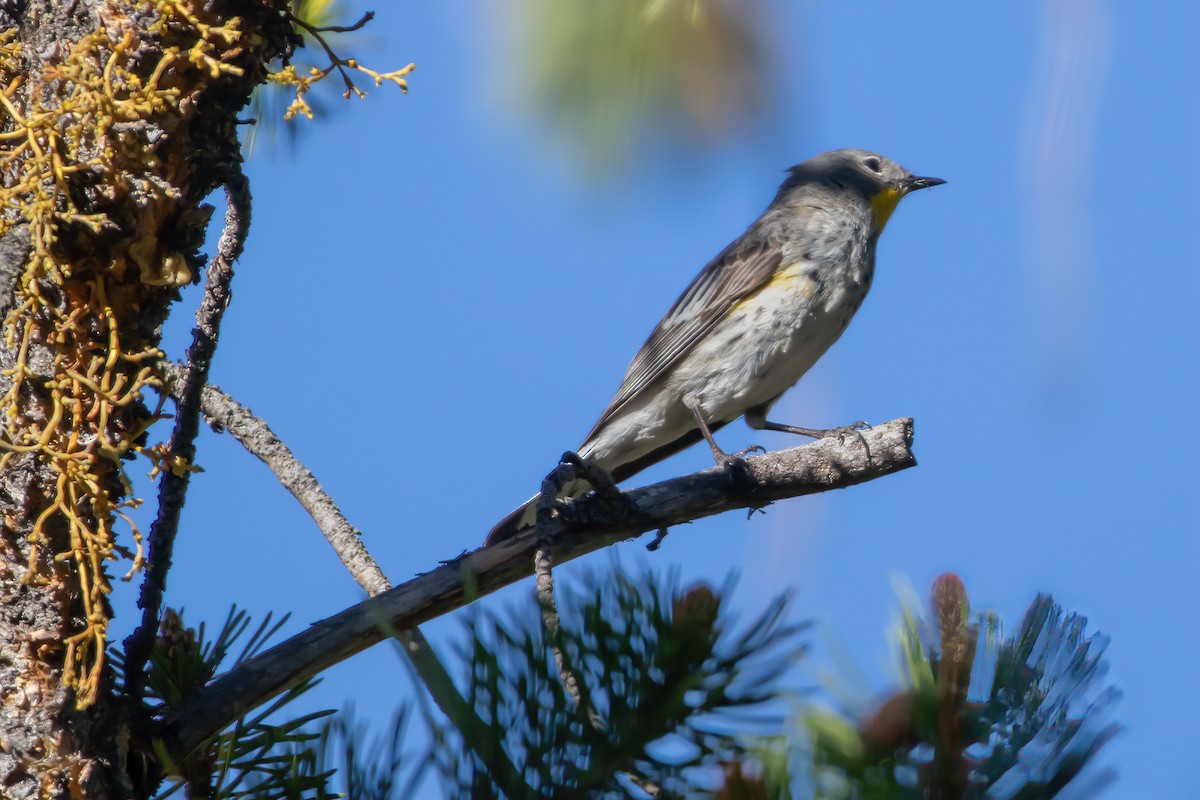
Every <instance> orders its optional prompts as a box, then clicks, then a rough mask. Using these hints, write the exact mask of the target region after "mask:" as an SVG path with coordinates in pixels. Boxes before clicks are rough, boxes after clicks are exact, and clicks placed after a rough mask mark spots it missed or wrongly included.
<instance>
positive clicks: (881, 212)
mask: <svg viewBox="0 0 1200 800" xmlns="http://www.w3.org/2000/svg"><path fill="white" fill-rule="evenodd" d="M903 196H904V193H903V192H901V191H900V190H899V189H883V190H881V191H880V192H879V194H877V195H875V196H874V197H873V198H871V211H872V213H874V215H875V227H876V228H878V229H879V230H881V231H882V230H883V226H884V225H887V222H888V220H889V219H891V218H892V212H893V211H895V210H896V205H897V204H898V203H899V202H900V198H901V197H903Z"/></svg>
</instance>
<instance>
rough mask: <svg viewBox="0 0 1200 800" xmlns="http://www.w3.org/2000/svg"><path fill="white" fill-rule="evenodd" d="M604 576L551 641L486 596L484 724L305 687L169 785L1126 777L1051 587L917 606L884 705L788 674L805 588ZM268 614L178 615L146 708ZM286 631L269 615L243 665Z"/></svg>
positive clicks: (822, 799) (1087, 659)
mask: <svg viewBox="0 0 1200 800" xmlns="http://www.w3.org/2000/svg"><path fill="white" fill-rule="evenodd" d="M586 583H587V585H589V586H591V587H593V588H591V589H590V590H586V591H585V590H582V589H572V590H570V591H567V592H565V593H563V595H562V596H561V597H560V598H559V601H560V606H561V608H562V616H561V627H560V628H559V629H558V631H557V632H556V633H555V634H553V635H551V634H549V633H547V627H546V626H545V625H544V624H543V618H542V611H543V609H542V608H541V606H540V605H539V603H538V601H537V600H536V598H534V597H533V596H532V595H531V596H530V597H529V600H528V602H526V603H525V604H523V605H522V606H521V607H518V608H512V609H508V610H506V611H504V612H503V613H496V612H490V611H481V610H478V609H476V610H475V611H474V612H473V614H472V616H471V619H470V620H469V621H468V623H467V625H466V628H467V630H466V636H465V637H464V639H463V641H462V643H461V645H460V646H459V647H458V648H456V651H455V653H454V659H455V662H456V663H457V664H458V666H459V667H460V669H462V670H464V671H465V673H466V675H465V678H464V680H463V681H462V685H463V694H464V696H465V697H466V699H467V701H468V702H469V703H470V704H471V705H472V706H473V708H474V709H475V711H476V715H477V716H476V718H475V720H476V721H475V722H474V723H471V724H476V725H481V726H483V729H482V730H470V731H468V730H461V729H458V728H455V727H454V726H453V725H451V724H450V723H449V722H448V721H447V720H446V718H445V717H443V716H442V715H441V713H440V712H438V711H437V710H436V709H434V708H433V707H432V706H431V704H430V702H429V700H428V698H427V697H426V696H425V694H424V690H423V688H422V687H421V686H419V685H416V686H415V687H414V689H415V697H416V699H415V700H414V701H413V702H412V703H406V704H404V705H402V706H401V708H400V709H399V711H398V712H397V713H396V714H395V716H394V720H393V723H392V725H391V727H390V729H389V731H388V732H387V734H386V735H382V736H377V737H376V738H374V739H370V738H369V737H368V735H367V733H366V728H365V726H363V725H360V724H359V723H358V722H356V720H355V715H354V713H353V711H352V710H350V711H344V712H342V713H341V714H337V715H334V714H333V712H332V711H326V712H318V713H315V714H305V715H303V716H300V717H297V718H295V719H286V720H284V721H279V719H278V718H279V717H281V716H285V715H283V714H282V713H281V711H282V709H283V708H284V707H285V706H286V705H287V703H289V702H290V701H291V700H292V699H294V698H295V697H296V696H298V695H299V694H300V693H302V692H303V691H304V690H305V688H307V687H301V688H300V689H299V690H296V691H294V692H292V693H289V694H288V695H286V696H285V697H283V698H281V699H280V700H279V701H277V702H275V703H274V704H272V705H271V707H270V708H269V709H267V710H266V711H264V712H260V713H257V714H256V715H254V717H253V718H252V719H246V720H241V721H239V722H238V723H237V724H236V725H234V726H231V728H230V729H229V730H228V731H226V732H224V733H222V734H221V736H219V737H217V738H216V739H214V740H213V742H211V743H210V745H209V746H206V747H205V748H202V751H201V752H199V753H197V754H196V756H194V757H193V758H191V759H189V761H188V763H187V764H183V765H176V767H175V768H174V769H172V770H171V775H172V779H173V783H172V784H171V786H170V788H169V789H168V790H167V791H165V792H164V793H163V794H161V795H160V797H167V796H170V795H171V794H173V793H174V792H176V791H178V790H179V789H181V788H186V789H187V796H188V797H205V798H295V799H296V800H299V799H300V798H306V799H307V800H324V799H325V798H332V797H337V796H346V797H350V798H361V799H362V800H400V798H407V797H411V796H413V793H414V792H416V791H417V790H418V789H419V788H420V787H422V786H423V785H424V784H425V783H426V781H428V780H430V779H432V778H434V777H435V775H436V776H437V777H439V778H440V784H441V788H442V791H443V792H444V794H445V796H447V797H455V798H468V797H469V798H502V797H507V798H510V799H514V800H515V798H558V797H563V798H566V797H596V798H631V799H633V798H647V797H662V798H669V797H709V798H714V799H719V798H730V799H731V798H746V799H747V800H756V799H758V798H763V800H766V799H768V798H770V799H771V800H792V799H793V798H795V799H796V800H799V798H811V799H812V800H868V799H874V798H877V799H878V800H909V799H910V798H911V799H913V800H915V799H916V798H939V799H947V798H981V799H982V798H990V799H993V800H1043V799H1044V798H1052V797H1057V796H1059V794H1060V793H1061V792H1064V790H1068V789H1070V791H1071V796H1075V797H1092V796H1095V794H1096V793H1097V792H1099V790H1100V789H1101V788H1103V787H1104V786H1105V785H1107V784H1108V783H1109V782H1111V780H1112V779H1113V778H1114V774H1113V772H1112V771H1111V770H1110V769H1102V768H1097V767H1096V766H1095V765H1094V764H1093V757H1094V756H1095V755H1096V753H1097V752H1098V751H1099V750H1100V749H1101V748H1102V747H1103V746H1104V744H1105V743H1106V742H1107V741H1108V740H1109V739H1111V738H1112V736H1114V735H1115V734H1116V733H1117V732H1118V731H1119V729H1120V727H1119V725H1118V724H1117V723H1116V722H1115V721H1114V720H1113V719H1112V718H1111V713H1110V712H1111V707H1112V705H1113V703H1114V702H1115V701H1116V700H1117V699H1118V697H1119V693H1118V692H1117V690H1116V689H1114V688H1112V687H1110V686H1106V685H1104V677H1105V674H1106V671H1107V664H1106V661H1105V659H1104V650H1105V647H1106V646H1107V639H1106V638H1105V637H1104V636H1102V635H1099V634H1090V635H1089V634H1088V632H1087V621H1086V620H1085V619H1083V618H1081V617H1079V616H1078V615H1076V614H1071V613H1069V612H1067V611H1065V610H1064V609H1063V608H1062V607H1061V606H1059V605H1057V604H1056V603H1054V602H1053V600H1052V599H1051V598H1049V597H1047V596H1039V597H1037V598H1036V599H1035V600H1034V601H1033V603H1032V605H1031V606H1030V607H1029V610H1028V611H1027V612H1026V614H1025V617H1024V619H1023V620H1022V621H1021V623H1020V625H1019V626H1018V628H1017V633H1016V635H1015V636H1013V637H1011V638H1005V637H1004V635H1003V630H1002V624H1001V622H1000V620H999V619H997V618H996V617H995V616H994V615H992V614H989V613H986V612H983V613H981V612H977V611H974V610H972V609H971V608H970V604H969V601H968V598H967V594H966V590H965V588H964V587H963V585H962V582H961V580H959V579H958V577H957V576H954V575H950V574H947V575H943V576H942V577H941V578H939V579H938V580H937V581H936V582H935V583H934V586H933V590H932V600H931V603H930V604H929V607H928V610H927V611H922V610H921V609H920V608H919V607H918V606H917V604H915V603H914V602H913V601H911V600H909V601H908V602H907V604H906V605H905V606H904V607H903V611H902V615H901V621H900V622H899V623H898V625H897V630H896V637H895V639H896V654H897V657H898V662H899V665H900V679H901V685H900V686H899V687H898V688H897V689H896V690H895V691H894V692H892V693H891V694H889V695H888V696H887V697H885V698H883V699H882V700H880V699H879V698H871V697H864V696H859V695H856V694H855V693H854V691H852V690H851V691H848V690H847V689H846V688H845V686H841V687H839V686H830V687H828V689H829V690H828V691H818V690H814V689H811V688H810V689H809V690H807V691H804V692H798V691H796V690H795V688H794V687H788V686H787V677H786V676H787V674H788V670H789V668H790V667H793V666H795V664H796V662H797V661H798V660H799V659H800V658H801V657H802V656H803V655H804V653H805V650H806V646H805V642H804V633H805V632H806V630H807V626H806V625H804V624H798V623H795V622H790V621H789V620H788V616H789V614H788V608H789V603H788V600H787V598H779V599H777V600H776V601H775V602H774V603H772V604H770V606H769V607H768V608H767V610H766V611H764V612H763V613H762V614H760V615H759V616H757V617H756V618H755V619H754V620H752V621H751V622H749V623H748V624H743V625H737V624H736V623H735V622H734V620H733V619H732V616H731V614H730V613H729V612H728V611H727V609H726V607H725V598H726V597H727V596H728V594H729V591H730V589H731V588H732V586H731V584H728V583H727V585H726V586H725V587H724V588H722V589H720V590H714V589H712V588H711V587H709V586H707V585H704V584H697V585H693V586H690V587H683V586H681V585H680V582H679V580H678V578H677V577H676V576H675V575H673V574H661V573H654V572H650V571H643V572H640V573H633V574H628V573H624V572H622V571H621V570H620V569H619V568H618V567H617V566H616V565H615V564H614V565H613V566H611V567H610V568H609V571H607V572H605V573H593V574H592V575H591V576H590V580H588V581H587V582H586ZM249 629H250V624H249V620H248V619H246V618H245V615H244V614H242V613H240V612H236V611H235V612H232V613H231V614H230V617H229V619H228V620H227V621H226V624H225V625H224V626H223V627H222V629H221V632H220V633H219V634H218V636H217V637H216V639H215V640H214V641H213V642H206V641H205V638H204V633H203V627H202V628H201V630H200V632H199V633H196V632H195V631H191V630H188V629H184V628H183V627H182V623H181V621H180V618H179V617H178V616H177V615H174V614H170V615H168V619H167V620H165V621H164V625H163V633H162V637H161V639H160V642H159V645H160V646H159V648H158V650H156V657H155V660H154V665H153V670H154V671H153V674H152V680H151V684H150V685H151V687H152V689H151V694H152V697H150V698H148V702H152V703H155V704H157V707H158V708H160V709H161V711H162V713H164V714H166V713H169V712H170V709H171V707H173V706H174V705H175V704H176V703H177V702H178V701H179V700H181V699H183V698H186V696H187V688H186V687H187V686H194V685H199V684H198V683H197V680H201V679H203V680H206V679H207V678H208V677H211V675H212V674H213V673H214V672H215V669H216V666H217V660H219V659H222V658H224V656H225V655H226V654H227V653H228V652H229V651H230V649H231V648H232V645H233V643H234V642H235V641H236V640H237V639H238V638H239V637H240V636H241V635H242V634H243V633H245V632H246V631H247V630H249ZM275 629H277V626H276V627H274V628H273V627H272V626H270V621H269V619H268V620H267V621H265V622H263V623H262V624H261V625H259V626H258V627H257V628H256V629H255V630H254V633H253V634H252V635H251V637H250V640H249V643H248V644H247V645H246V647H245V648H244V650H243V652H242V654H241V655H240V656H239V657H238V658H237V659H235V660H234V663H238V662H240V661H242V660H244V658H246V656H247V654H248V653H253V652H255V651H257V649H258V648H260V647H261V646H262V644H263V643H264V642H265V640H266V637H268V636H269V635H270V633H271V631H272V630H275ZM556 650H557V653H556ZM559 656H561V658H562V666H561V668H560V663H559V660H558V658H559ZM564 676H569V678H570V683H571V684H572V685H573V687H574V688H573V689H569V688H568V687H567V683H568V681H567V680H566V678H565V677H564ZM788 709H794V711H793V712H792V713H791V714H790V715H789V712H788ZM268 716H271V717H274V718H275V719H273V720H268V719H267V717H268ZM789 716H790V719H791V721H790V722H789ZM321 718H325V719H324V721H323V722H322V723H321V724H319V725H314V720H318V719H321ZM414 720H418V721H419V723H420V725H419V727H421V728H422V731H421V733H418V734H416V735H410V734H412V733H413V730H414ZM480 742H482V743H483V745H482V747H484V748H486V749H487V750H488V752H480V751H478V750H475V749H474V748H475V747H477V746H478V745H477V744H472V743H480ZM498 764H499V765H502V767H501V768H500V769H497V765H498Z"/></svg>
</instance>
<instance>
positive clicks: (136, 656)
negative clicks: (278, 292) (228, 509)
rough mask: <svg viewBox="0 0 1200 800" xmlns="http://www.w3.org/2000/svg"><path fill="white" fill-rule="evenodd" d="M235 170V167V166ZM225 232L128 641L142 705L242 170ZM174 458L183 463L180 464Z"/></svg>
mask: <svg viewBox="0 0 1200 800" xmlns="http://www.w3.org/2000/svg"><path fill="white" fill-rule="evenodd" d="M234 169H236V167H234ZM225 199H226V203H227V205H226V209H225V228H224V230H223V231H222V232H221V238H220V240H219V241H218V242H217V254H216V256H214V257H213V260H212V261H211V262H210V263H209V265H208V272H207V274H206V275H205V279H204V298H203V299H202V300H201V301H200V308H199V309H197V310H196V327H195V328H193V329H192V344H191V347H189V348H188V351H187V366H186V367H185V368H184V369H183V376H182V380H181V381H180V388H179V394H178V399H177V400H176V403H175V428H174V429H173V430H172V431H171V439H170V441H169V442H168V444H167V455H168V458H169V459H171V462H168V463H167V464H166V465H164V468H163V473H162V479H161V480H160V482H159V485H158V516H157V518H156V519H155V520H154V523H153V524H152V525H151V526H150V556H149V568H148V569H147V570H146V577H145V580H143V582H142V591H141V595H140V597H139V598H138V606H139V607H140V608H141V609H142V621H141V624H140V625H139V626H138V628H137V630H135V631H134V632H133V633H132V634H130V635H129V638H128V639H126V640H125V680H126V684H125V694H126V696H127V697H128V698H130V699H131V700H133V701H134V702H137V701H140V699H141V696H142V691H143V689H144V687H145V680H146V664H147V662H148V661H149V659H150V652H151V650H152V648H153V646H154V637H155V635H156V634H157V632H158V618H159V615H160V614H161V612H162V595H163V590H164V589H166V585H167V573H168V572H169V571H170V569H171V557H172V552H173V551H174V549H175V534H176V532H177V531H178V530H179V517H180V514H181V513H182V511H183V503H184V500H185V499H186V498H187V490H188V483H189V482H190V480H191V474H192V473H191V469H190V467H191V465H192V462H193V461H194V460H195V457H196V435H197V434H198V433H199V432H200V394H201V390H202V389H203V388H204V385H205V383H207V382H208V370H209V366H210V365H211V364H212V357H213V354H214V353H215V352H216V350H217V339H218V337H219V336H220V332H221V318H222V316H224V314H225V309H226V308H228V307H229V299H230V290H229V285H230V283H231V282H232V280H233V262H234V261H236V260H237V258H238V257H239V256H240V255H241V254H242V248H243V247H244V246H245V244H246V235H247V233H248V232H249V229H250V186H249V182H248V181H247V180H246V177H245V176H244V175H242V174H241V173H240V172H237V173H236V174H234V175H232V176H231V177H230V178H229V180H228V182H226V184H225ZM175 459H179V461H178V462H177V463H172V462H174V460H175Z"/></svg>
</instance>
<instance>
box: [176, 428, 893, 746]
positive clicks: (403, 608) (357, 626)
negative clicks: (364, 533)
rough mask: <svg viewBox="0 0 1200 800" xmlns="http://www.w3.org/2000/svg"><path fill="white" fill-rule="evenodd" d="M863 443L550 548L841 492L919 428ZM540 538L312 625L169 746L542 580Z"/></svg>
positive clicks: (828, 444) (711, 473) (654, 502)
mask: <svg viewBox="0 0 1200 800" xmlns="http://www.w3.org/2000/svg"><path fill="white" fill-rule="evenodd" d="M863 436H864V439H865V443H866V445H867V446H868V447H869V452H870V456H869V457H868V455H867V450H866V448H864V447H863V444H862V443H860V442H859V441H858V439H857V438H847V439H846V440H845V441H839V440H837V439H835V438H828V439H822V440H820V441H817V442H813V443H811V444H808V445H804V446H802V447H795V448H791V449H788V450H781V451H777V452H773V453H767V454H765V455H762V456H758V457H755V458H750V459H747V460H746V462H745V464H746V473H747V474H748V475H749V477H750V478H752V480H753V489H749V488H747V487H746V485H745V483H744V482H742V481H739V482H734V481H731V480H730V474H729V472H728V471H726V470H725V469H723V468H719V467H713V468H710V469H707V470H704V471H702V472H698V473H695V474H693V475H689V476H686V477H683V478H677V479H674V480H670V481H665V482H663V483H659V484H655V485H653V486H648V487H645V488H643V489H636V490H632V491H630V492H627V493H625V494H624V497H625V498H626V499H627V501H628V505H629V506H630V507H632V508H633V509H636V513H632V514H631V513H629V508H622V509H619V510H620V511H622V512H623V513H619V514H616V515H615V516H614V515H607V518H606V515H605V514H603V513H599V512H600V511H603V509H593V508H592V507H591V505H592V504H591V501H590V500H587V499H585V500H583V501H579V502H564V504H563V505H562V507H561V509H560V510H561V512H562V513H564V514H566V515H567V516H568V518H580V517H588V521H587V522H586V523H580V524H573V525H569V526H567V527H566V528H565V529H564V530H563V531H562V533H561V534H560V535H558V536H557V537H556V538H555V540H554V541H553V542H552V549H553V556H554V560H555V562H556V563H560V564H561V563H565V562H566V561H569V560H571V559H573V558H578V557H579V556H582V555H585V554H587V553H590V552H593V551H595V550H598V549H600V548H602V547H606V546H609V545H611V544H615V543H616V542H618V541H621V540H624V539H627V538H630V537H634V536H638V535H640V534H642V533H645V532H647V531H658V530H659V529H661V528H664V527H668V526H671V525H681V524H683V523H685V522H691V521H693V520H697V519H701V518H703V517H708V516H712V515H714V514H718V513H721V512H723V511H730V510H733V509H738V508H741V509H745V508H751V509H754V508H762V507H765V506H767V505H769V504H770V503H772V502H774V501H776V500H781V499H784V498H788V497H799V496H802V495H807V494H814V493H817V492H823V491H828V490H830V489H840V488H844V487H847V486H853V485H855V484H859V483H863V482H865V481H868V480H872V479H874V478H878V477H882V476H883V475H887V474H890V473H893V472H897V471H899V470H902V469H907V468H908V467H911V466H914V465H915V464H916V459H915V458H914V456H913V453H912V437H913V424H912V420H911V419H901V420H894V421H892V422H888V423H885V424H884V425H880V426H879V427H876V428H874V429H872V430H870V431H867V432H865V433H864V434H863ZM537 544H538V534H537V531H536V530H533V531H527V532H524V533H522V534H520V535H518V536H515V537H513V538H512V539H509V540H507V541H504V542H501V543H499V544H497V545H496V546H494V547H488V548H484V549H481V550H476V551H474V552H471V553H469V554H465V555H463V556H461V557H459V558H456V559H454V560H452V561H449V562H446V563H444V564H443V565H442V566H440V567H438V568H437V569H435V570H433V571H431V572H428V573H425V574H423V575H420V576H419V577H417V578H415V579H413V580H411V581H409V582H408V583H405V584H403V585H401V586H397V587H396V588H394V589H391V590H389V591H387V592H384V593H383V594H381V595H379V596H377V597H374V598H370V599H368V600H366V601H364V602H362V603H359V604H358V605H355V606H352V607H351V608H348V609H346V610H345V611H342V612H340V613H338V614H335V615H333V616H331V617H328V618H326V619H324V620H322V621H320V622H317V623H315V624H313V625H312V626H310V627H309V628H308V629H307V630H305V631H303V632H301V633H299V634H297V635H296V636H294V637H292V638H291V639H289V640H287V641H285V642H283V643H282V644H280V645H277V646H276V647H273V648H271V649H270V650H268V651H266V652H264V653H262V654H261V655H259V656H258V657H256V658H254V659H251V660H250V661H248V662H246V663H245V664H242V665H240V666H239V667H237V668H235V669H234V670H232V671H231V672H229V673H227V674H225V675H224V676H222V677H220V678H218V679H217V680H215V681H213V683H211V684H210V685H209V686H207V687H206V688H205V689H203V690H201V691H200V692H198V693H197V694H196V695H195V696H194V697H193V698H192V700H191V701H189V702H188V703H187V704H186V705H185V706H184V707H183V708H181V709H179V710H177V711H176V713H175V714H174V715H173V716H172V717H171V719H170V720H169V721H168V723H167V725H166V727H165V729H164V731H163V734H164V743H165V745H166V747H167V749H168V751H169V752H170V753H171V754H172V756H173V757H175V758H179V757H181V756H183V755H185V754H186V753H188V752H190V751H191V750H192V749H193V748H195V747H196V746H197V745H198V744H199V743H201V742H203V741H205V740H206V739H207V738H209V737H211V736H212V735H213V734H214V733H215V732H216V731H219V730H221V729H222V728H223V727H224V726H226V725H228V724H229V723H230V722H232V721H233V720H235V719H237V718H238V717H240V716H242V715H243V714H245V713H246V712H247V711H248V710H250V709H252V708H255V707H256V706H259V705H261V704H262V703H264V702H265V701H267V700H268V699H269V698H271V697H273V696H274V695H276V694H278V693H279V692H281V691H284V690H286V689H288V688H289V687H291V686H295V685H297V684H299V683H300V682H302V681H304V680H306V679H307V678H310V677H312V676H314V675H316V674H318V673H319V672H321V671H322V670H325V669H327V668H328V667H331V666H333V665H334V664H337V663H339V662H341V661H343V660H345V659H346V658H349V657H350V656H352V655H354V654H355V653H358V652H361V651H362V650H364V649H366V648H367V647H370V646H371V645H373V644H376V643H378V642H379V641H381V640H382V639H383V638H385V636H386V635H387V630H388V629H389V628H393V629H400V630H405V629H411V628H414V627H416V626H417V625H419V624H421V623H424V622H426V621H428V620H430V619H433V618H435V617H437V616H440V615H442V614H445V613H448V612H450V611H453V610H454V609H457V608H461V607H462V606H464V605H467V604H468V603H470V602H473V601H474V600H476V599H478V598H479V597H481V596H482V595H485V594H489V593H491V592H494V591H496V590H497V589H500V588H502V587H504V586H507V585H509V584H511V583H514V582H515V581H518V580H520V579H522V578H525V577H528V576H529V575H530V574H531V573H532V571H533V560H534V552H535V550H536V548H537Z"/></svg>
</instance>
